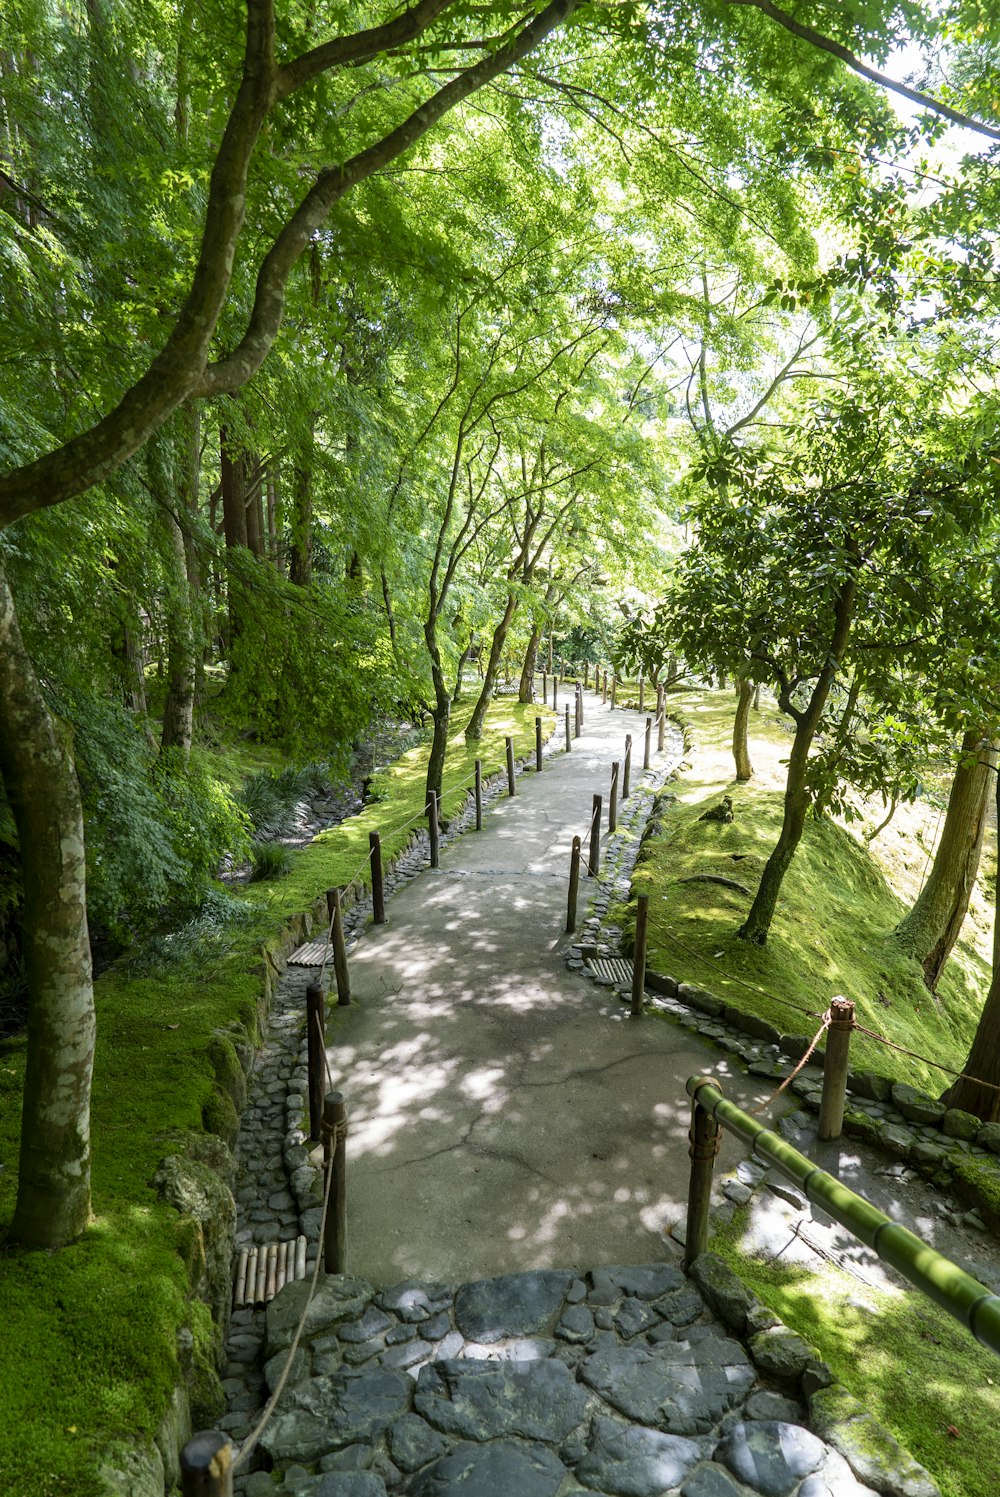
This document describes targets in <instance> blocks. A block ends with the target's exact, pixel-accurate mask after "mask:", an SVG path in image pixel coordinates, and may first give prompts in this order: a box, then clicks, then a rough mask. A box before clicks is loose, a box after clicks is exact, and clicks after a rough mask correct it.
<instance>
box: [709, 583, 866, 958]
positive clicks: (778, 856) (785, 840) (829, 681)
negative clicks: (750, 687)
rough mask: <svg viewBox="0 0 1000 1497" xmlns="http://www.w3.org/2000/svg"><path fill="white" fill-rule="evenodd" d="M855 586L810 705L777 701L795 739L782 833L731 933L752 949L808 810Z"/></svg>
mask: <svg viewBox="0 0 1000 1497" xmlns="http://www.w3.org/2000/svg"><path fill="white" fill-rule="evenodd" d="M856 587H857V584H856V581H855V578H854V576H853V574H852V575H851V576H849V577H848V578H847V580H846V581H845V582H844V584H843V586H842V587H841V590H840V593H839V595H838V597H837V602H836V606H835V608H834V618H833V630H832V633H831V638H830V649H829V651H828V653H827V656H826V659H825V660H824V662H823V667H822V669H821V670H820V673H819V675H818V676H817V678H816V685H815V686H814V687H813V690H812V695H811V696H810V698H809V705H808V706H807V707H806V709H805V711H799V710H797V709H795V708H794V707H793V705H792V700H791V691H790V690H788V689H787V688H786V689H785V690H783V691H782V694H781V697H780V699H779V700H780V704H781V708H782V711H784V712H786V713H788V715H789V716H790V717H792V718H793V719H794V722H795V737H794V738H793V740H792V751H791V753H790V755H789V757H788V778H787V780H786V781H785V811H784V816H783V818H782V823H781V832H780V835H779V837H778V840H777V842H776V843H775V846H774V850H773V852H772V853H771V856H770V857H769V858H768V860H767V862H766V864H765V865H764V872H763V873H762V874H761V879H760V884H759V885H758V888H757V893H756V894H755V895H754V901H753V904H752V905H751V906H750V913H749V915H748V916H747V918H746V920H745V921H744V922H743V924H742V925H741V926H740V928H739V930H738V931H737V932H736V934H737V935H738V936H739V938H740V939H741V940H743V941H750V942H752V944H753V945H754V946H764V945H765V944H766V942H767V934H768V931H769V930H770V929H771V921H772V920H773V919H774V910H775V906H776V904H777V902H778V894H779V891H780V889H781V884H782V880H783V879H784V877H785V874H786V873H787V872H788V867H789V864H790V863H791V861H792V858H793V857H794V855H795V849H796V848H797V847H798V845H799V842H800V841H801V839H802V828H803V827H804V825H805V819H806V812H807V811H808V809H809V796H808V792H807V790H806V765H807V763H808V759H809V750H810V749H811V748H812V745H813V740H814V739H815V737H816V732H817V729H818V728H819V724H820V719H821V718H822V716H823V709H824V708H825V706H826V703H827V699H828V698H829V695H830V690H831V688H832V686H833V683H834V681H835V680H836V677H837V672H838V670H839V669H840V662H841V660H842V659H843V657H844V650H845V649H846V647H847V638H848V635H849V634H850V632H851V619H852V617H853V614H854V599H855V594H856Z"/></svg>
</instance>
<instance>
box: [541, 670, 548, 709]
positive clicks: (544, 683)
mask: <svg viewBox="0 0 1000 1497" xmlns="http://www.w3.org/2000/svg"><path fill="white" fill-rule="evenodd" d="M548 705H549V678H548V673H547V672H546V671H542V706H543V707H547V706H548Z"/></svg>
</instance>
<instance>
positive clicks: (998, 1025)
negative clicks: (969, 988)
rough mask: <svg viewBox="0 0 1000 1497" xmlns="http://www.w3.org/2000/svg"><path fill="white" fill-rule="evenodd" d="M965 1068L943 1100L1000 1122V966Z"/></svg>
mask: <svg viewBox="0 0 1000 1497" xmlns="http://www.w3.org/2000/svg"><path fill="white" fill-rule="evenodd" d="M998 914H1000V911H998ZM962 1069H963V1073H964V1076H963V1078H960V1079H959V1080H958V1081H955V1082H953V1083H952V1085H951V1086H950V1087H949V1088H948V1090H947V1091H946V1092H945V1094H944V1096H943V1097H942V1099H941V1100H942V1101H943V1102H946V1103H947V1105H948V1106H949V1107H960V1108H961V1109H962V1111H963V1112H972V1113H975V1115H976V1117H977V1118H982V1119H983V1121H984V1122H985V1123H994V1122H998V1121H1000V967H994V968H993V980H992V982H991V983H990V990H989V992H988V993H987V995H986V1002H985V1004H984V1005H983V1011H982V1013H981V1014H980V1016H979V1024H978V1027H977V1029H976V1033H975V1036H974V1038H973V1041H972V1048H971V1050H970V1051H969V1055H968V1059H967V1060H966V1062H965V1065H964V1066H963V1068H962Z"/></svg>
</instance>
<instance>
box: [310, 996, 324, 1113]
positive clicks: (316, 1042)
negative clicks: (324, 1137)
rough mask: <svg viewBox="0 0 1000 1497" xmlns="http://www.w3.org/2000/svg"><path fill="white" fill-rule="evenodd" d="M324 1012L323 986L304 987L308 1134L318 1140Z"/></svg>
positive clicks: (322, 1079)
mask: <svg viewBox="0 0 1000 1497" xmlns="http://www.w3.org/2000/svg"><path fill="white" fill-rule="evenodd" d="M325 1051H326V1015H325V1013H324V1004H323V985H322V983H319V982H311V983H310V984H309V986H308V987H307V988H306V1056H307V1060H308V1069H309V1137H310V1138H313V1139H316V1141H317V1142H318V1141H319V1137H320V1126H321V1124H322V1122H323V1088H324V1086H325V1084H326V1053H325Z"/></svg>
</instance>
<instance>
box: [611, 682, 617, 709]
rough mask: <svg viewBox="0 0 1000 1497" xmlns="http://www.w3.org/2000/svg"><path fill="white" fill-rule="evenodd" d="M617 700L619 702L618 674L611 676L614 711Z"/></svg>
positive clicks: (612, 707) (612, 706)
mask: <svg viewBox="0 0 1000 1497" xmlns="http://www.w3.org/2000/svg"><path fill="white" fill-rule="evenodd" d="M617 702H618V677H617V676H612V677H611V710H612V712H613V711H614V709H615V706H616V705H617Z"/></svg>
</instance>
